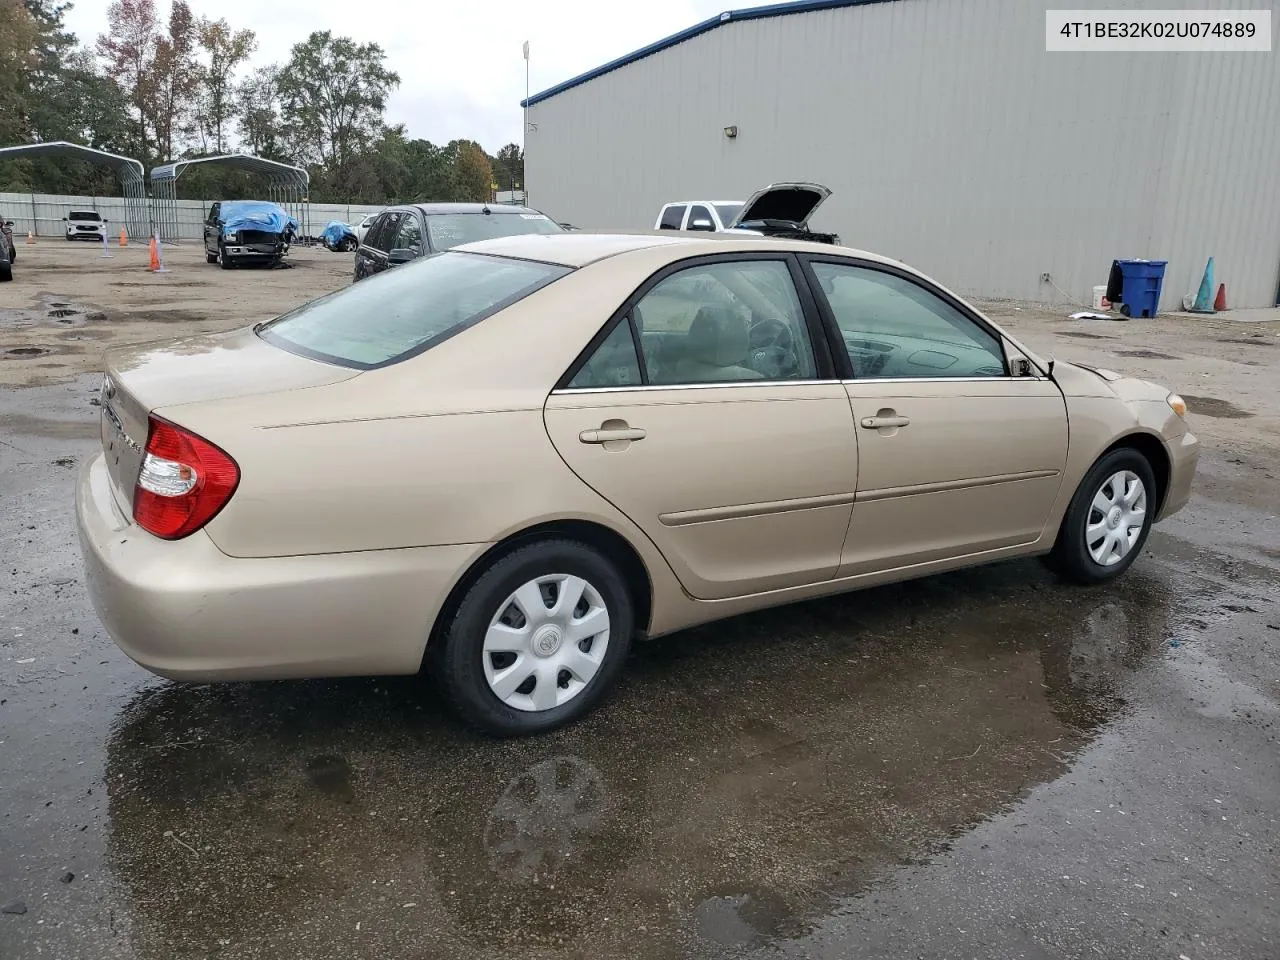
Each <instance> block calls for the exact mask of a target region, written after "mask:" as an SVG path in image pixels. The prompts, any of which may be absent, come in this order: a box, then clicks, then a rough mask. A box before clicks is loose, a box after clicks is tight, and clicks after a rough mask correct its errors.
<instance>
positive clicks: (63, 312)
mask: <svg viewBox="0 0 1280 960" xmlns="http://www.w3.org/2000/svg"><path fill="white" fill-rule="evenodd" d="M106 319H107V315H106V314H105V313H103V312H102V311H101V310H98V309H97V308H95V307H91V306H88V305H86V304H79V303H72V302H69V301H67V300H63V299H58V298H57V296H56V295H54V294H47V293H45V294H40V295H39V296H38V297H36V300H35V303H34V304H33V305H32V306H29V307H0V330H25V329H28V328H30V327H81V326H84V325H85V324H87V323H98V322H101V321H103V320H106Z"/></svg>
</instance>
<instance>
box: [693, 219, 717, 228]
mask: <svg viewBox="0 0 1280 960" xmlns="http://www.w3.org/2000/svg"><path fill="white" fill-rule="evenodd" d="M715 228H716V225H715V224H714V223H712V222H711V221H710V220H690V221H689V229H690V230H715Z"/></svg>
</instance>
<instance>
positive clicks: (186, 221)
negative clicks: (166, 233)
mask: <svg viewBox="0 0 1280 960" xmlns="http://www.w3.org/2000/svg"><path fill="white" fill-rule="evenodd" d="M212 203H213V201H212V200H179V201H177V204H178V237H179V239H182V240H199V239H200V238H201V237H203V236H204V218H205V215H206V214H207V213H208V212H209V207H210V205H211V204H212ZM73 209H74V210H96V211H97V212H98V213H100V214H101V215H102V216H104V217H106V218H107V219H108V220H109V221H111V229H110V231H109V232H110V233H111V236H112V237H113V238H114V237H115V235H116V234H117V233H118V232H119V228H120V226H121V225H127V223H128V217H127V216H126V211H125V201H124V198H123V197H71V196H59V195H55V194H45V193H0V216H3V217H4V218H5V219H7V220H12V221H13V232H14V235H15V236H26V234H27V231H33V232H34V233H35V235H36V236H37V237H59V238H61V237H62V236H64V232H63V228H62V218H63V217H65V216H66V215H67V211H68V210H73ZM381 209H382V207H380V206H371V205H368V204H364V205H361V204H345V203H313V204H311V205H310V217H309V219H310V223H311V229H312V231H313V232H314V233H316V234H319V233H320V231H321V230H323V229H324V225H325V224H326V223H328V222H329V221H330V220H342V221H345V222H346V223H349V224H351V225H352V226H355V225H356V224H357V223H359V222H360V221H361V220H363V219H364V218H365V217H366V216H368V215H369V214H371V213H377V212H378V211H379V210H381Z"/></svg>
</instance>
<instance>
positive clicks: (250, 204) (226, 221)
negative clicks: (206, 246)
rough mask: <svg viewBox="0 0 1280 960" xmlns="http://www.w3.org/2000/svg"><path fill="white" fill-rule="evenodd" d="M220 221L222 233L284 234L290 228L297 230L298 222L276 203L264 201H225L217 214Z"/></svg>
mask: <svg viewBox="0 0 1280 960" xmlns="http://www.w3.org/2000/svg"><path fill="white" fill-rule="evenodd" d="M218 216H219V217H220V218H221V219H222V230H223V232H224V233H234V232H235V231H237V230H265V231H267V232H269V233H284V231H285V230H286V229H287V228H292V230H293V232H294V233H297V232H298V230H299V227H298V221H297V220H295V219H294V218H293V217H291V216H289V214H288V212H287V211H286V210H285V209H284V208H283V207H282V206H280V205H279V204H278V203H268V202H266V201H264V200H227V201H226V202H224V203H223V204H222V208H221V209H220V210H219V212H218Z"/></svg>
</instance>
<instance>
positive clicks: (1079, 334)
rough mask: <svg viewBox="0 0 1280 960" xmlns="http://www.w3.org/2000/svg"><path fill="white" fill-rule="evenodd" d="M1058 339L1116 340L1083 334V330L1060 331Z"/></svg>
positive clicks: (1093, 334)
mask: <svg viewBox="0 0 1280 960" xmlns="http://www.w3.org/2000/svg"><path fill="white" fill-rule="evenodd" d="M1058 336H1060V337H1075V338H1076V339H1077V340H1116V339H1118V338H1117V337H1108V336H1104V335H1103V334H1101V333H1085V332H1084V331H1083V330H1060V331H1058Z"/></svg>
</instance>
